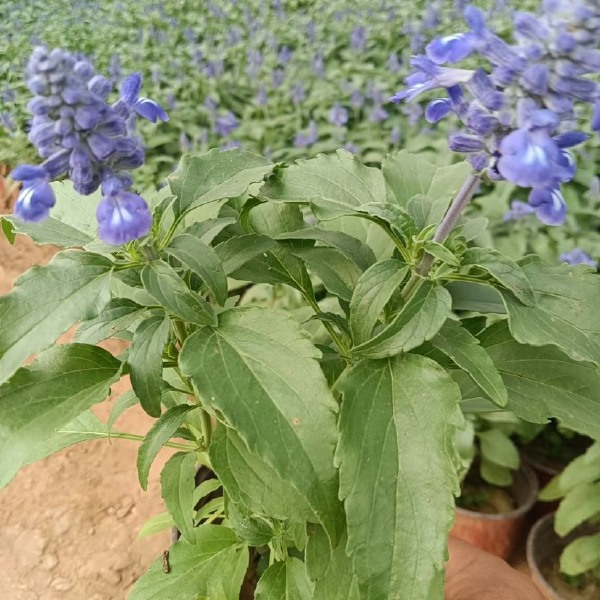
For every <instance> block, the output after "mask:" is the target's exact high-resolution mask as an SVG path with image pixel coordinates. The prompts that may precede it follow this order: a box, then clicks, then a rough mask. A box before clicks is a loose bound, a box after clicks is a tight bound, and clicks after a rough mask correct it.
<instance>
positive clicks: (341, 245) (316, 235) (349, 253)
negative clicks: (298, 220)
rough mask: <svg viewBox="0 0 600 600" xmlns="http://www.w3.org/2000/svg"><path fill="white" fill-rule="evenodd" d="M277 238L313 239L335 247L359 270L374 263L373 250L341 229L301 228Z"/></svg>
mask: <svg viewBox="0 0 600 600" xmlns="http://www.w3.org/2000/svg"><path fill="white" fill-rule="evenodd" d="M277 239H278V240H315V241H317V242H323V243H324V244H325V245H326V246H329V247H331V248H336V249H337V250H339V251H340V252H342V253H343V254H344V255H345V256H346V257H348V258H349V259H351V260H352V261H354V262H355V263H356V264H357V265H358V266H359V267H360V268H361V270H363V271H364V270H365V269H368V268H369V267H370V266H371V265H372V264H374V263H375V261H376V259H375V255H374V254H373V250H371V248H369V246H367V244H365V243H364V242H361V241H360V240H357V239H356V238H355V237H352V236H351V235H348V234H346V233H343V232H341V231H329V230H327V229H316V228H315V229H302V230H300V231H291V232H288V233H282V234H279V235H278V236H277Z"/></svg>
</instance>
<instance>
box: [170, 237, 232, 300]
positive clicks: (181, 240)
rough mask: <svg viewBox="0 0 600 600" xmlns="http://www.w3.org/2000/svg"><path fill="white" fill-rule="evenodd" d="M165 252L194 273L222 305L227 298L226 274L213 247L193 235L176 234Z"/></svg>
mask: <svg viewBox="0 0 600 600" xmlns="http://www.w3.org/2000/svg"><path fill="white" fill-rule="evenodd" d="M165 252H167V254H170V255H171V256H174V257H175V258H176V259H177V260H179V261H180V262H181V263H182V264H183V266H184V267H185V268H186V269H189V270H190V271H192V272H193V273H196V275H198V276H199V277H200V278H201V279H202V281H204V283H205V284H206V287H207V288H208V289H209V291H210V293H211V294H212V295H213V296H214V298H215V300H216V301H217V302H218V303H219V304H220V305H221V306H223V304H225V301H226V300H227V275H226V274H225V271H224V270H223V265H222V264H221V260H220V259H219V256H218V255H217V253H216V252H215V250H214V248H212V247H211V246H208V245H207V244H205V243H204V242H203V241H202V240H200V239H199V238H197V237H194V236H193V235H189V234H187V233H183V234H181V235H178V236H177V237H176V238H175V239H174V240H173V241H172V242H171V245H170V246H169V247H167V248H165Z"/></svg>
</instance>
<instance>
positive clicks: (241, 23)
mask: <svg viewBox="0 0 600 600" xmlns="http://www.w3.org/2000/svg"><path fill="white" fill-rule="evenodd" d="M462 4H463V3H462V2H460V1H459V0H456V1H453V0H440V1H438V2H423V1H422V0H415V1H411V2H407V1H405V0H395V1H393V0H281V1H278V0H262V1H261V0H165V1H164V2H153V1H148V0H136V1H135V2H134V1H133V0H120V1H102V2H94V1H92V0H89V1H85V0H78V1H76V2H66V1H62V0H43V1H41V0H23V1H20V2H17V1H15V0H4V2H2V5H1V6H0V165H5V166H6V167H11V166H14V165H15V164H17V163H20V162H36V160H37V158H36V154H35V151H34V150H33V148H32V147H31V146H30V144H29V143H28V141H27V119H28V115H27V110H26V104H27V101H28V99H29V96H28V92H27V90H26V88H25V84H24V80H23V70H24V66H25V64H26V61H27V57H28V55H29V54H30V52H31V48H32V45H35V44H37V43H45V44H47V45H48V46H49V47H62V48H64V49H66V50H70V51H77V52H81V53H82V54H84V55H86V56H88V57H90V58H92V59H93V61H94V63H95V65H96V67H97V69H98V72H101V73H108V74H109V76H110V78H111V80H112V81H113V84H114V85H115V87H118V85H119V83H120V81H121V80H122V79H123V78H124V77H125V76H126V75H127V74H129V73H130V72H132V71H134V70H140V71H141V72H142V74H143V77H144V79H145V85H144V93H145V94H147V95H148V96H149V97H151V98H153V99H154V100H156V101H158V102H160V103H161V104H162V105H163V106H164V107H165V108H166V110H167V112H168V113H169V116H170V120H169V122H168V123H167V124H165V125H162V126H161V127H160V130H159V131H158V130H157V129H156V127H155V126H154V125H152V124H150V123H143V124H142V125H141V127H143V129H144V131H143V138H144V139H145V140H147V145H148V151H147V161H146V164H145V166H144V167H143V168H141V169H139V175H138V179H137V180H136V186H137V187H138V189H140V190H148V189H151V188H154V187H156V186H157V185H159V184H160V182H161V181H162V180H163V179H164V177H165V176H167V175H168V174H169V173H171V172H172V171H173V169H174V168H175V166H176V162H177V161H176V160H175V157H177V158H178V157H179V156H180V155H181V154H182V153H184V152H203V151H206V150H208V149H209V148H214V147H218V148H231V147H236V146H239V147H242V148H244V149H246V150H250V151H254V152H258V153H263V154H266V155H267V156H269V157H270V158H272V159H273V160H286V161H292V160H294V159H296V158H300V157H302V158H305V157H310V156H314V155H315V154H317V153H319V152H323V153H330V152H333V151H334V150H335V149H337V148H339V147H345V148H346V149H348V150H350V151H352V152H354V153H356V154H357V155H359V156H360V157H361V159H362V160H363V161H365V162H366V163H368V164H377V163H379V162H381V160H382V159H383V157H384V155H385V154H386V153H388V152H389V151H391V150H394V149H398V148H401V147H403V148H407V149H408V150H411V151H426V152H427V153H428V155H429V157H430V158H431V160H432V161H435V162H437V163H441V164H448V163H450V162H452V161H453V160H457V158H456V157H455V156H454V157H453V155H452V154H451V153H450V152H449V151H448V150H447V148H446V141H445V136H443V135H440V134H438V135H436V136H435V137H434V136H432V135H431V129H430V127H431V126H430V125H428V124H427V123H426V122H425V121H424V120H423V118H422V108H421V107H420V106H419V105H418V104H415V105H406V106H401V107H398V106H395V105H392V104H390V103H389V102H388V98H389V96H391V95H392V94H393V93H394V92H395V91H396V90H397V89H399V88H400V87H401V85H402V81H403V78H404V76H405V75H406V74H407V73H408V71H409V60H410V55H411V54H413V53H416V52H419V51H421V50H422V49H423V47H424V45H425V44H426V42H427V41H428V40H429V39H431V37H433V35H434V34H436V33H439V31H440V29H442V30H443V29H444V28H446V29H448V31H452V30H454V28H455V27H456V25H457V22H458V19H459V17H458V15H459V14H460V9H461V5H462ZM477 4H479V5H480V6H482V7H484V8H486V9H487V10H490V11H491V12H492V14H493V15H494V20H495V22H496V24H497V27H498V28H499V30H500V31H502V28H503V27H504V26H505V24H507V23H508V22H509V17H510V11H511V4H510V2H507V1H501V0H496V1H493V0H487V1H485V2H478V3H477ZM530 4H532V3H531V2H527V1H520V2H518V8H519V9H526V8H528V5H530ZM443 127H446V128H447V127H452V124H451V123H449V124H448V123H447V124H444V125H443ZM596 144H597V142H596ZM590 148H591V150H590ZM586 152H588V154H589V155H588V156H587V157H586V158H587V159H588V160H587V162H586V163H585V164H583V163H582V161H579V162H580V164H581V165H582V166H581V168H580V171H579V174H578V176H577V178H576V180H575V182H574V183H573V184H571V185H570V187H568V188H567V190H566V191H565V196H566V199H567V202H568V203H569V217H568V222H567V224H566V225H565V226H564V227H561V228H557V229H549V228H546V227H544V226H542V225H540V224H539V223H538V222H537V221H535V219H534V218H533V217H528V218H527V219H525V220H523V221H520V222H518V223H516V224H512V225H511V227H508V225H507V224H506V222H505V221H503V218H502V217H503V214H504V213H506V211H507V210H508V208H509V205H510V201H511V199H515V198H519V196H518V192H515V190H514V189H513V188H512V186H510V185H508V184H505V185H499V186H497V188H496V190H495V191H494V192H493V194H494V197H493V198H491V197H490V196H489V195H488V196H486V194H485V193H484V194H483V195H482V196H480V197H479V199H478V200H477V202H476V203H475V204H474V207H473V210H474V211H475V212H476V211H479V212H480V213H481V215H482V216H483V217H486V218H488V219H490V223H491V227H490V228H489V229H488V232H486V234H485V235H487V236H488V239H487V241H488V242H489V243H490V244H494V245H495V246H496V247H498V248H499V249H501V250H502V251H504V252H506V253H508V254H510V255H512V256H515V257H519V256H522V255H523V254H526V253H527V252H528V251H536V252H539V253H540V254H542V256H544V257H546V258H547V259H549V260H551V261H556V260H558V256H559V255H560V254H561V253H564V252H567V251H569V250H572V249H573V248H574V247H580V248H582V249H584V250H585V251H586V252H588V253H589V254H590V255H591V256H592V257H593V258H594V259H598V258H600V236H598V234H597V233H596V232H595V229H597V225H598V223H599V218H600V217H599V215H600V211H599V210H598V206H599V205H600V189H599V188H598V186H597V180H596V179H595V178H594V173H595V170H596V165H597V155H598V148H597V145H596V147H594V146H593V144H592V145H590V146H589V147H588V148H587V150H586ZM586 165H587V166H586ZM521 193H523V192H521ZM523 199H524V198H523ZM0 208H1V211H0V212H5V213H6V212H10V210H11V206H10V203H9V202H8V203H6V205H5V206H3V207H0ZM538 233H540V234H541V235H537V234H538ZM484 241H485V240H484ZM53 252H54V250H53V249H52V248H49V247H44V248H37V247H35V246H33V245H32V244H31V243H29V242H26V241H25V240H20V239H19V240H17V242H16V243H15V245H14V246H10V245H9V244H8V243H7V241H6V240H5V239H4V238H2V239H0V293H2V294H4V293H6V292H8V291H9V290H10V288H11V286H12V283H13V281H14V279H15V278H16V277H17V276H18V275H19V274H20V273H22V272H24V271H25V270H26V269H28V268H29V267H30V266H32V265H33V264H40V263H45V262H47V260H49V258H50V257H51V256H52V254H53ZM113 391H114V394H115V396H116V395H118V394H119V393H121V392H122V391H123V390H122V389H114V390H113ZM109 408H110V405H109ZM103 410H105V408H103ZM101 416H102V417H105V416H106V415H104V414H103V415H101ZM123 422H124V424H125V425H124V426H125V428H126V429H127V430H129V431H137V430H139V431H140V432H142V433H143V432H144V431H146V430H147V429H148V427H149V423H150V420H149V419H147V418H146V417H145V416H144V415H143V413H142V411H141V410H139V411H137V412H136V411H129V412H128V413H126V416H125V417H124V418H123ZM136 452H137V447H136V445H135V444H132V443H130V442H126V441H122V440H116V441H113V442H112V444H108V443H106V442H105V441H102V440H100V441H97V442H91V443H88V444H86V445H80V446H77V447H75V448H71V449H68V450H66V451H63V452H61V453H59V454H57V455H55V456H52V457H50V458H49V459H47V460H45V461H43V462H42V463H39V464H36V465H34V466H30V467H27V468H26V469H23V471H22V472H21V473H20V474H19V476H18V477H17V479H16V481H15V482H14V483H13V484H12V485H11V486H10V488H8V489H6V490H2V491H1V492H0V523H1V524H2V525H1V526H0V590H2V591H1V592H0V596H2V597H3V598H7V599H9V600H37V599H38V598H43V599H44V600H54V598H57V599H58V598H61V599H63V598H73V599H78V598H87V599H88V600H106V599H108V598H115V599H117V598H123V597H124V596H125V593H126V590H127V589H129V587H130V586H131V584H132V583H133V582H134V581H135V579H137V578H138V577H139V576H140V575H141V574H142V573H143V572H144V571H145V570H146V568H147V566H148V564H149V563H150V561H151V560H152V559H153V558H154V557H155V556H156V555H157V554H159V553H160V552H161V551H162V550H164V549H166V548H167V547H168V544H169V543H170V539H169V535H168V534H165V533H162V534H159V535H157V536H154V537H151V538H148V539H143V540H139V539H136V535H137V531H138V529H139V528H140V527H141V525H142V524H143V523H144V522H145V521H146V520H147V519H148V518H149V517H150V516H152V515H154V514H156V513H158V512H160V511H161V502H162V501H161V499H160V489H159V486H158V483H157V474H158V473H159V472H160V468H161V466H162V464H163V463H164V460H165V459H166V458H168V453H166V452H165V455H164V456H163V457H162V458H163V460H162V461H157V462H156V463H155V465H154V469H153V474H154V478H152V479H151V483H150V486H149V492H147V493H144V492H142V490H141V489H140V488H139V485H138V483H137V477H136V472H135V457H136Z"/></svg>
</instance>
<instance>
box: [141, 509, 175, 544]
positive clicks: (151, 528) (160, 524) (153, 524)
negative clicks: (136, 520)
mask: <svg viewBox="0 0 600 600" xmlns="http://www.w3.org/2000/svg"><path fill="white" fill-rule="evenodd" d="M173 527H175V523H174V522H173V517H172V516H171V515H170V514H169V513H168V512H164V513H160V514H158V515H154V516H153V517H150V518H149V519H148V520H147V521H146V522H145V523H144V524H143V525H142V526H141V528H140V530H139V531H138V538H145V537H149V536H151V535H155V534H157V533H160V532H161V531H164V530H165V529H172V528H173Z"/></svg>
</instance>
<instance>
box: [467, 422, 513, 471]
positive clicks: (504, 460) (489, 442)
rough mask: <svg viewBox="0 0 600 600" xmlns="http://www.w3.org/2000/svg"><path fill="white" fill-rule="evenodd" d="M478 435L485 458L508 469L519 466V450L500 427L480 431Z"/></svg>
mask: <svg viewBox="0 0 600 600" xmlns="http://www.w3.org/2000/svg"><path fill="white" fill-rule="evenodd" d="M477 437H478V438H479V442H480V444H481V454H482V456H483V457H484V458H485V459H487V460H489V461H491V462H493V463H495V464H497V465H499V466H501V467H505V468H507V469H513V470H514V469H518V468H519V464H520V460H519V451H518V450H517V447H516V446H515V445H514V444H513V442H512V441H511V439H510V438H509V437H508V436H507V435H506V434H505V433H502V431H500V430H499V429H489V430H487V431H480V432H479V433H478V434H477Z"/></svg>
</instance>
